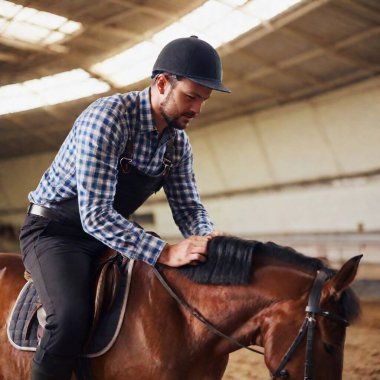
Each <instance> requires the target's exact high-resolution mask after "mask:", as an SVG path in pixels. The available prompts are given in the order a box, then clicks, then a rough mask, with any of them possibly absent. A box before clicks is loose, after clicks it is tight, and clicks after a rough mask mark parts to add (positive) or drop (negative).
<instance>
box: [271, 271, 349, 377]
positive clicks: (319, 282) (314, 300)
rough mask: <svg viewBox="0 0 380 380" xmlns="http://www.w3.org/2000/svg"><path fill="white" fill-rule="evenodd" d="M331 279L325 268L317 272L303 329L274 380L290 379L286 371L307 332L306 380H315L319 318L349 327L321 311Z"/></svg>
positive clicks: (287, 352) (338, 318)
mask: <svg viewBox="0 0 380 380" xmlns="http://www.w3.org/2000/svg"><path fill="white" fill-rule="evenodd" d="M330 278H331V274H330V273H329V272H328V271H327V270H326V269H324V268H322V269H321V270H319V271H318V272H317V276H316V277H315V280H314V283H313V287H312V288H311V291H310V294H309V301H308V303H307V306H306V309H305V311H306V317H305V319H304V321H303V323H302V326H301V328H300V329H299V332H298V335H297V336H296V337H295V339H294V340H293V343H292V344H291V345H290V347H289V349H288V351H286V353H285V355H284V356H283V357H282V359H281V362H280V364H279V366H278V367H277V369H276V370H275V371H274V372H273V374H272V379H273V380H274V379H277V378H280V379H289V378H290V377H289V373H288V371H287V370H286V369H285V366H286V364H287V363H288V362H289V360H290V359H291V357H292V355H293V353H294V351H295V350H296V349H297V347H298V346H299V345H300V343H301V342H302V339H303V337H304V336H305V333H306V332H307V337H306V353H305V367H304V380H312V379H313V367H314V363H313V345H314V333H315V326H316V322H317V320H316V318H317V316H322V317H326V318H329V319H332V320H334V321H336V322H339V323H341V324H343V325H344V326H345V327H347V326H348V325H349V323H348V321H347V320H346V319H344V318H342V317H340V316H339V315H337V314H334V313H331V312H329V311H326V310H321V309H320V306H319V303H320V299H321V293H322V289H323V285H324V283H325V282H326V281H327V280H328V279H330Z"/></svg>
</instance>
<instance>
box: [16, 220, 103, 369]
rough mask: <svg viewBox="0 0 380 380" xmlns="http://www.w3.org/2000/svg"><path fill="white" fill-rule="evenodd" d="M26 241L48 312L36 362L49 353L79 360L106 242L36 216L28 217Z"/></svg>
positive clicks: (22, 239) (23, 232)
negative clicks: (97, 265) (96, 266)
mask: <svg viewBox="0 0 380 380" xmlns="http://www.w3.org/2000/svg"><path fill="white" fill-rule="evenodd" d="M20 243H21V251H22V255H23V261H24V265H25V268H26V269H27V270H28V271H29V272H30V273H31V274H32V278H33V281H34V283H35V286H36V289H37V292H38V294H39V296H40V298H41V300H42V303H43V305H44V308H45V310H46V313H47V325H46V330H45V334H44V336H43V338H42V340H41V344H40V345H39V347H38V349H37V352H36V355H35V357H34V362H35V363H43V361H44V357H45V356H46V357H57V358H64V359H70V358H71V359H73V360H74V359H75V358H76V357H77V356H78V355H79V354H80V352H81V350H82V348H83V344H84V342H85V339H86V336H87V333H88V330H89V327H90V325H91V312H92V297H91V290H92V287H91V285H92V281H93V279H94V277H93V276H94V262H95V258H96V257H98V256H99V255H100V254H101V253H102V251H103V250H104V248H105V246H104V245H103V244H101V243H100V242H99V241H97V240H96V239H94V238H93V237H91V236H90V235H88V234H86V233H85V232H84V231H83V230H82V229H81V228H80V227H73V226H70V225H65V224H61V223H59V222H56V221H51V220H48V219H45V218H43V217H39V216H35V215H28V216H27V217H26V220H25V222H24V224H23V226H22V228H21V234H20ZM46 359H47V358H46ZM46 359H45V360H46ZM65 365H67V360H66V364H65Z"/></svg>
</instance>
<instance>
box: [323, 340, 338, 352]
mask: <svg viewBox="0 0 380 380" xmlns="http://www.w3.org/2000/svg"><path fill="white" fill-rule="evenodd" d="M323 347H324V349H325V351H326V352H327V353H328V354H330V355H335V354H336V348H335V347H334V346H333V345H332V344H329V343H323Z"/></svg>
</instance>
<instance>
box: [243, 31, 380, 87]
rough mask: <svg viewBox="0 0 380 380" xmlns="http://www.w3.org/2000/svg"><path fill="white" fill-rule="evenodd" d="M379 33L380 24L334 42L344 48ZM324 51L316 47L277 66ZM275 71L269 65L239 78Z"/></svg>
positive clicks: (308, 57) (316, 55)
mask: <svg viewBox="0 0 380 380" xmlns="http://www.w3.org/2000/svg"><path fill="white" fill-rule="evenodd" d="M377 34H380V26H378V27H375V28H371V29H369V30H366V31H364V32H362V33H358V34H356V35H355V36H353V37H348V38H346V39H343V40H341V41H339V42H336V43H335V44H333V47H334V48H335V49H342V48H344V47H347V46H350V45H352V44H354V43H358V42H360V41H362V40H364V39H366V38H368V37H369V36H374V35H377ZM323 53H325V51H324V50H323V49H322V48H320V47H317V48H316V49H313V50H310V51H307V52H304V53H301V54H298V55H296V56H294V57H291V58H288V59H284V60H283V61H281V62H279V63H278V64H277V65H276V68H280V69H286V68H290V67H293V66H296V65H299V64H301V63H303V62H306V61H308V60H310V59H312V58H316V57H319V56H321V55H322V54H323ZM376 67H377V68H376ZM376 67H372V71H373V72H375V71H377V70H378V69H379V67H380V65H376ZM274 71H275V68H273V67H269V66H267V67H263V68H260V69H258V70H256V71H255V72H253V73H250V74H247V75H245V76H244V77H243V78H240V79H239V80H253V79H255V78H262V77H264V76H266V75H270V74H271V73H273V72H274Z"/></svg>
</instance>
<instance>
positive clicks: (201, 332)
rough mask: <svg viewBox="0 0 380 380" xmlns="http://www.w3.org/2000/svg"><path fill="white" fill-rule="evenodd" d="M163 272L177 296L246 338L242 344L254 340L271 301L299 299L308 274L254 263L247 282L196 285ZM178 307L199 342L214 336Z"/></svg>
mask: <svg viewBox="0 0 380 380" xmlns="http://www.w3.org/2000/svg"><path fill="white" fill-rule="evenodd" d="M165 276H166V278H167V280H168V283H170V284H171V286H172V287H173V289H174V290H175V292H176V293H177V294H178V295H179V297H181V298H182V299H183V300H185V301H186V302H187V303H188V304H190V305H191V306H192V307H193V308H195V309H196V310H197V311H199V312H200V313H201V314H202V315H203V317H205V318H206V319H207V320H208V321H209V322H211V323H212V324H213V325H214V326H215V327H217V328H218V329H219V330H221V331H222V332H223V333H225V334H228V335H231V336H233V337H234V338H236V339H239V340H242V339H243V341H244V339H248V340H249V341H245V342H244V343H245V344H250V343H254V342H255V340H256V338H258V334H259V330H260V328H261V326H262V323H263V318H262V316H263V315H264V313H265V312H266V311H268V310H270V308H271V307H273V305H274V304H277V303H278V302H279V301H282V302H287V300H289V299H294V298H296V299H299V300H300V302H303V301H302V299H301V298H302V297H301V295H303V294H306V293H307V292H308V289H309V288H310V284H311V278H312V277H311V275H310V274H306V273H303V272H300V271H299V270H296V269H294V268H291V267H284V266H283V265H280V264H279V265H277V264H276V263H256V267H254V268H253V271H252V278H251V281H250V283H249V284H247V285H243V286H233V285H218V286H216V285H200V284H196V283H194V282H192V281H190V280H188V279H187V278H185V277H184V276H182V275H181V274H179V273H177V272H176V271H175V270H168V271H166V272H165ZM156 286H159V285H156ZM168 297H169V298H170V296H169V295H168ZM171 301H172V302H176V301H174V300H171ZM178 308H179V312H181V313H183V315H184V317H185V319H186V321H187V328H188V329H189V328H190V329H191V330H192V336H193V338H194V339H199V341H201V342H203V343H206V340H207V337H208V338H209V339H215V336H213V334H207V333H206V334H205V331H206V329H205V326H204V325H203V324H202V323H201V322H199V321H195V319H194V317H193V316H192V315H191V313H190V312H189V311H188V310H183V308H181V307H180V306H178ZM244 337H246V338H244ZM248 337H249V338H248ZM222 346H223V347H222V349H226V350H228V349H229V348H231V347H229V348H227V346H228V344H227V343H226V342H222Z"/></svg>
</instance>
